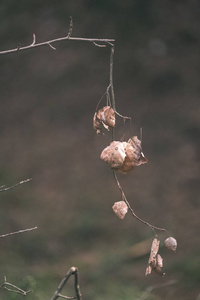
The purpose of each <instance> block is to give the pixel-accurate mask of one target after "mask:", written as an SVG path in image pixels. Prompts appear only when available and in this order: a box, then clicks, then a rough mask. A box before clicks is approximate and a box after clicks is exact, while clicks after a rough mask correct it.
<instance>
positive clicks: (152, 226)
mask: <svg viewBox="0 0 200 300" xmlns="http://www.w3.org/2000/svg"><path fill="white" fill-rule="evenodd" d="M113 174H114V177H115V180H116V182H117V185H118V188H119V189H120V191H121V193H122V199H123V200H124V202H125V203H126V205H127V206H128V208H129V210H130V212H131V214H132V215H133V217H134V218H136V219H137V220H138V221H140V222H142V223H143V224H145V225H147V226H149V227H150V228H151V229H152V230H153V231H154V233H155V229H157V230H161V231H165V232H167V230H166V229H165V228H160V227H157V226H154V225H151V224H150V223H148V222H146V221H144V220H142V219H141V218H139V217H138V216H137V215H136V214H135V212H134V210H133V209H132V208H131V206H130V204H129V202H128V200H127V198H126V196H125V194H124V191H123V189H122V187H121V184H120V182H119V180H118V178H117V175H116V173H115V171H113Z"/></svg>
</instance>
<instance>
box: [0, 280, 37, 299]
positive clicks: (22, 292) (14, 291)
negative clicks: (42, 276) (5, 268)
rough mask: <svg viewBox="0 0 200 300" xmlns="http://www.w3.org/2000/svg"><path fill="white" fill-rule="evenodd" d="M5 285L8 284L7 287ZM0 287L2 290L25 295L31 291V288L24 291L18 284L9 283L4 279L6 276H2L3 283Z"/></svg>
mask: <svg viewBox="0 0 200 300" xmlns="http://www.w3.org/2000/svg"><path fill="white" fill-rule="evenodd" d="M7 286H9V288H8V287H7ZM10 287H11V288H10ZM0 288H3V289H4V290H6V291H8V292H13V293H17V294H21V295H23V296H26V295H27V294H29V293H31V292H32V291H31V290H28V291H24V290H22V289H20V288H19V287H18V286H16V285H14V284H12V283H9V282H8V281H7V279H6V276H4V283H3V284H2V285H1V286H0Z"/></svg>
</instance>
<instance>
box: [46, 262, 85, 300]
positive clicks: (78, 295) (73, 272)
mask: <svg viewBox="0 0 200 300" xmlns="http://www.w3.org/2000/svg"><path fill="white" fill-rule="evenodd" d="M72 275H74V289H75V293H76V296H75V297H68V296H63V295H61V294H60V292H61V291H62V289H63V287H64V286H65V284H66V282H67V281H68V279H69V278H70V277H71V276H72ZM59 297H61V298H64V299H77V300H81V299H82V297H81V291H80V287H79V278H78V269H77V268H76V267H71V268H70V269H69V271H68V272H67V274H66V275H65V276H64V278H63V279H62V281H61V282H60V284H59V285H58V287H57V289H56V291H55V293H54V295H53V297H52V298H51V300H56V299H57V298H59Z"/></svg>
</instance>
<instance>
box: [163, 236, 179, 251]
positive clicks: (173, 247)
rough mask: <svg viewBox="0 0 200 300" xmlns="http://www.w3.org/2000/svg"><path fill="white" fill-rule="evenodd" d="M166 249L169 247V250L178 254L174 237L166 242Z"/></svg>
mask: <svg viewBox="0 0 200 300" xmlns="http://www.w3.org/2000/svg"><path fill="white" fill-rule="evenodd" d="M165 247H167V249H169V250H171V251H173V252H176V248H177V241H176V239H175V238H173V237H172V236H170V237H168V238H167V239H166V240H165Z"/></svg>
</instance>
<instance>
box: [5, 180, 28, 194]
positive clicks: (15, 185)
mask: <svg viewBox="0 0 200 300" xmlns="http://www.w3.org/2000/svg"><path fill="white" fill-rule="evenodd" d="M31 180H32V178H29V179H26V180H23V181H20V182H18V183H16V184H14V185H12V186H9V187H4V186H5V185H3V186H1V187H0V188H1V189H0V192H5V191H8V190H11V189H14V188H16V187H17V186H19V185H21V184H24V183H27V182H29V181H31Z"/></svg>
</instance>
